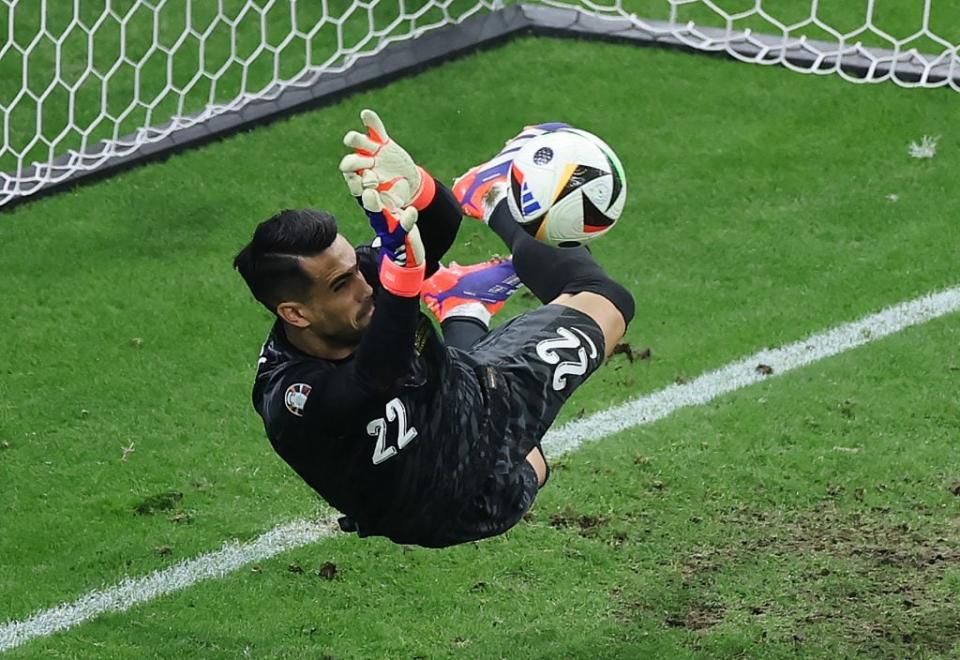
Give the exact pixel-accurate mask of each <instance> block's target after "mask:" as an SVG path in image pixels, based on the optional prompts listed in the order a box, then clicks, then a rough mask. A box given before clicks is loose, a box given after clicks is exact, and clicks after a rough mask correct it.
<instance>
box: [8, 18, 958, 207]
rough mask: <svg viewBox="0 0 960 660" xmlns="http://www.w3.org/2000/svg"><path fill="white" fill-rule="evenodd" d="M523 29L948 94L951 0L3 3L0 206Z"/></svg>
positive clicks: (954, 27)
mask: <svg viewBox="0 0 960 660" xmlns="http://www.w3.org/2000/svg"><path fill="white" fill-rule="evenodd" d="M522 30H526V31H530V30H534V31H538V30H539V31H543V32H554V33H555V32H563V33H574V34H584V35H595V36H602V37H610V36H613V37H618V38H624V39H634V40H641V41H647V42H657V43H663V44H669V45H674V46H680V47H683V48H688V49H696V50H705V51H714V52H724V53H727V54H729V55H730V56H732V57H735V58H738V59H741V60H745V61H750V62H756V63H763V64H781V65H784V66H787V67H790V68H792V69H795V70H800V71H807V72H816V73H836V74H839V75H841V76H844V77H845V78H847V79H850V80H854V81H857V82H874V81H882V80H893V81H895V82H897V83H899V84H902V85H907V86H929V87H936V86H950V87H952V88H953V89H960V58H958V54H957V48H958V44H960V3H955V2H953V1H952V0H609V2H603V1H600V2H597V1H595V0H571V1H567V0H542V1H541V2H538V3H536V4H524V5H517V4H513V5H505V4H504V2H503V0H299V1H298V0H0V35H2V36H0V39H2V41H0V131H2V137H0V208H2V207H3V206H4V205H6V204H9V203H11V202H15V201H17V200H19V199H23V198H25V197H26V196H28V195H31V194H34V193H36V192H38V191H40V190H42V189H44V188H45V187H48V186H52V185H56V184H58V183H62V182H64V181H69V180H73V179H75V178H78V177H81V176H83V175H85V174H86V173H90V172H94V171H98V170H101V169H103V168H111V167H116V166H117V165H118V164H123V163H124V162H129V161H131V160H134V159H137V158H142V157H145V156H148V155H150V154H152V153H156V152H157V151H161V150H165V149H170V148H177V147H179V146H180V145H183V144H186V143H189V142H191V141H192V140H197V139H202V138H203V136H205V135H206V136H210V135H216V134H218V132H223V131H224V130H226V129H228V128H230V127H234V128H235V127H236V126H237V125H243V124H244V123H249V122H255V121H258V120H260V119H262V118H263V117H264V116H267V115H270V114H271V113H276V112H283V111H285V110H289V109H290V108H291V107H296V106H297V105H298V104H301V103H305V102H309V101H311V100H314V101H315V100H317V99H320V98H323V97H324V96H326V95H329V94H335V93H338V92H342V91H344V90H347V89H350V88H352V87H355V86H357V85H358V84H364V83H368V82H370V81H373V80H377V79H378V76H379V77H382V76H383V75H384V74H385V73H387V72H390V71H400V70H404V69H409V68H410V67H413V66H416V65H418V64H422V63H423V62H425V61H430V60H435V59H438V58H442V57H443V56H444V55H445V54H449V53H451V52H456V51H458V50H463V49H464V48H467V47H469V46H471V45H473V44H478V43H482V42H484V41H487V40H490V39H492V38H498V37H502V36H504V35H507V34H510V33H511V32H516V31H522Z"/></svg>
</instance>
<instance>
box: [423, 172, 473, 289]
mask: <svg viewBox="0 0 960 660" xmlns="http://www.w3.org/2000/svg"><path fill="white" fill-rule="evenodd" d="M434 181H436V183H437V192H436V196H435V197H434V198H433V201H432V202H430V204H429V206H427V208H425V209H423V210H422V211H420V215H419V217H418V219H417V227H418V228H419V229H420V240H422V241H423V251H424V253H425V255H426V260H427V273H426V276H427V277H430V276H431V275H433V274H434V273H435V272H437V270H438V269H439V268H440V259H442V258H443V255H445V254H446V253H447V250H449V249H450V246H452V245H453V241H454V240H455V239H456V238H457V231H458V230H459V229H460V220H461V219H462V216H461V215H460V205H459V204H458V203H457V199H456V197H454V196H453V193H452V192H451V191H450V189H449V188H447V187H446V186H445V185H443V184H442V183H440V182H439V181H437V180H436V179H434Z"/></svg>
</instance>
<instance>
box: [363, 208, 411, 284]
mask: <svg viewBox="0 0 960 660" xmlns="http://www.w3.org/2000/svg"><path fill="white" fill-rule="evenodd" d="M366 210H367V217H368V218H369V219H370V226H371V227H372V228H373V231H374V232H375V233H376V234H377V238H376V240H375V241H374V245H377V244H378V243H379V247H380V284H381V285H382V286H383V288H385V289H386V290H387V291H389V292H390V293H392V294H394V295H397V296H403V297H404V298H413V297H415V296H419V295H420V287H421V286H422V285H423V277H424V274H425V272H426V258H425V256H424V250H423V241H422V240H421V239H420V230H419V229H417V215H418V213H417V209H415V208H414V207H412V206H408V207H406V208H404V209H399V210H391V209H387V208H383V207H382V206H381V207H377V208H376V209H375V210H374V209H366Z"/></svg>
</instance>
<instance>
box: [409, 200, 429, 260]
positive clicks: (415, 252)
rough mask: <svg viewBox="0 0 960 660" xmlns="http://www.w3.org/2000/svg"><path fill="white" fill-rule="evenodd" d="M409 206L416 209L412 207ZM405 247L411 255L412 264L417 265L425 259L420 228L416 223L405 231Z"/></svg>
mask: <svg viewBox="0 0 960 660" xmlns="http://www.w3.org/2000/svg"><path fill="white" fill-rule="evenodd" d="M410 208H411V210H413V211H416V209H414V208H413V207H410ZM414 222H416V220H414ZM407 248H408V252H409V253H411V256H412V257H413V265H414V266H419V265H420V264H422V263H423V262H424V261H426V252H425V251H424V249H423V240H422V239H421V238H420V229H419V228H418V227H417V226H416V225H413V226H411V227H410V230H409V231H408V233H407Z"/></svg>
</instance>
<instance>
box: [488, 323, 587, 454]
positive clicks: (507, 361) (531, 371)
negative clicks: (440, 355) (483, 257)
mask: <svg viewBox="0 0 960 660" xmlns="http://www.w3.org/2000/svg"><path fill="white" fill-rule="evenodd" d="M469 352H470V354H471V355H472V356H473V357H474V359H476V360H477V361H478V362H479V363H480V364H482V365H485V366H487V367H489V368H491V369H492V370H493V371H494V372H496V373H497V374H499V375H501V376H502V377H503V380H504V381H505V382H506V386H507V389H508V392H509V398H508V404H509V412H508V420H509V426H510V428H509V429H508V432H509V434H510V435H511V436H512V439H513V440H514V441H516V442H518V443H519V450H520V451H522V452H523V453H524V456H526V454H527V453H529V452H530V450H532V449H533V448H534V447H535V446H538V445H539V442H540V439H541V438H542V437H543V435H544V433H546V432H547V429H549V428H550V425H551V424H553V421H554V420H555V419H556V417H557V414H559V412H560V408H562V407H563V404H564V403H565V402H566V401H567V399H569V398H570V396H571V395H572V394H573V392H574V390H576V389H577V388H578V387H579V386H580V385H581V384H582V383H583V382H584V381H585V380H587V378H588V377H589V376H590V375H591V374H592V373H593V372H594V371H596V370H597V368H598V367H599V366H600V365H601V364H603V359H604V355H603V353H604V341H603V331H602V330H601V329H600V326H599V325H597V322H596V321H594V320H593V319H592V318H590V317H589V316H587V315H586V314H584V313H583V312H581V311H579V310H576V309H572V308H570V307H565V306H563V305H545V306H544V307H540V308H538V309H535V310H533V311H531V312H527V313H525V314H521V315H520V316H517V317H516V318H513V319H511V320H510V321H508V322H507V323H505V324H503V325H502V326H500V327H499V328H497V329H496V330H494V331H492V332H491V333H490V334H488V335H487V336H486V337H484V338H483V339H481V340H480V341H478V342H477V343H476V344H474V346H473V347H472V348H471V349H470V351H469Z"/></svg>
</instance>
